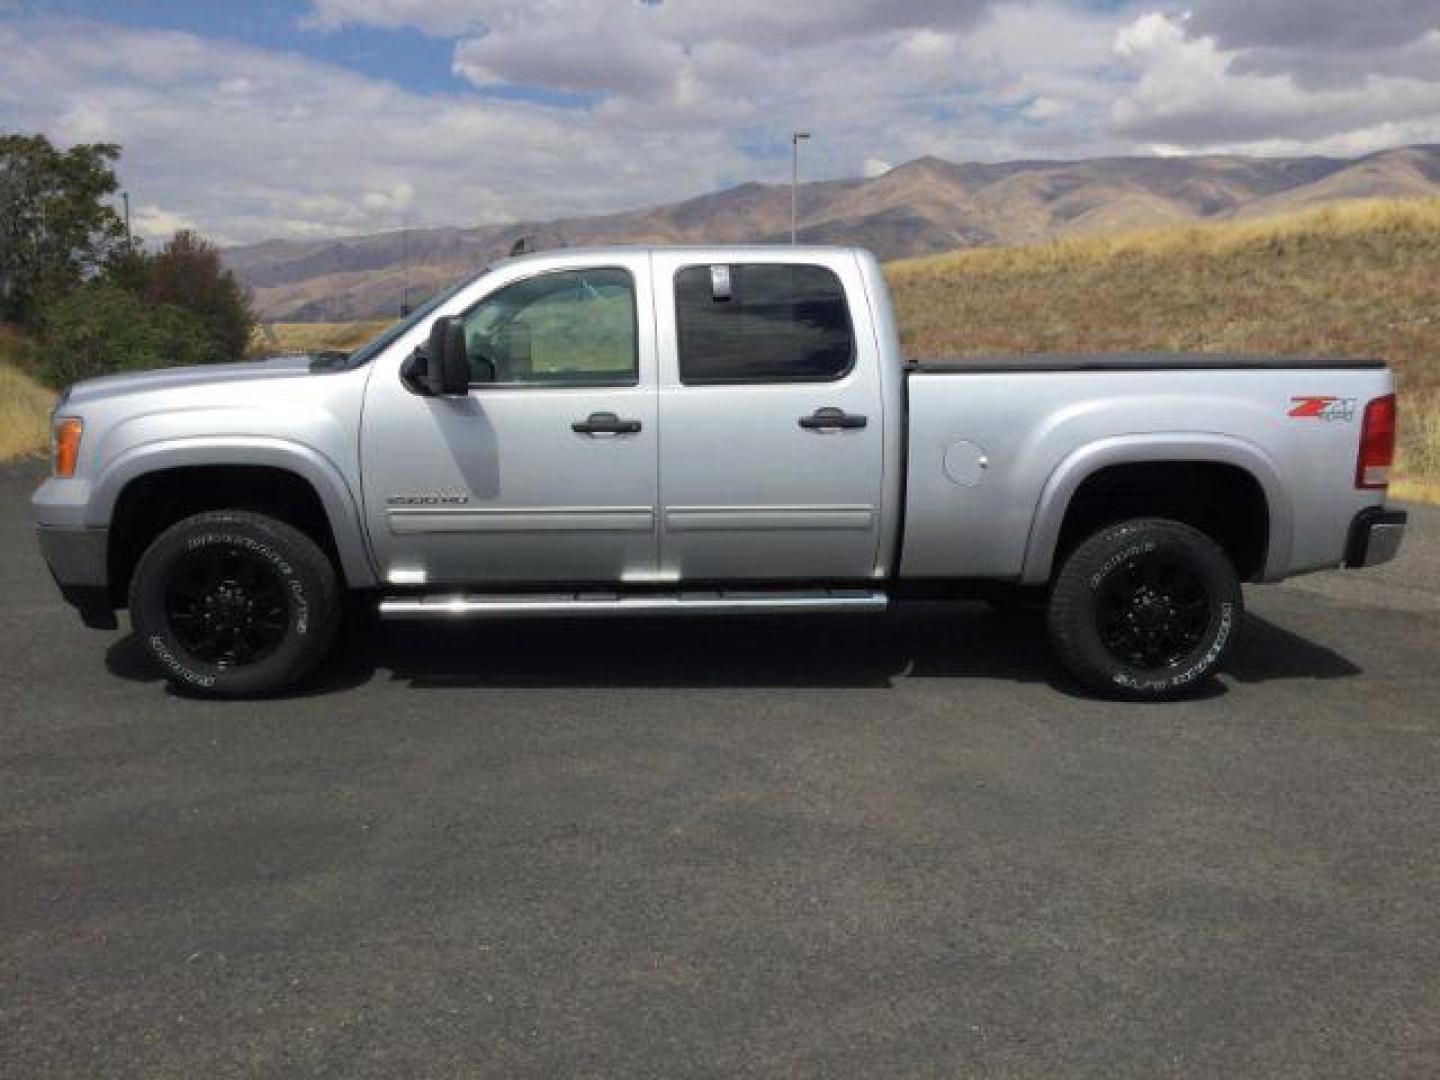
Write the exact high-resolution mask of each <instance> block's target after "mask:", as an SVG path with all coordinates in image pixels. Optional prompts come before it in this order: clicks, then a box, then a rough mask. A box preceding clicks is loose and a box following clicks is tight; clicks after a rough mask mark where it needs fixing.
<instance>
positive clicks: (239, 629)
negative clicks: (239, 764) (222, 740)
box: [129, 510, 341, 697]
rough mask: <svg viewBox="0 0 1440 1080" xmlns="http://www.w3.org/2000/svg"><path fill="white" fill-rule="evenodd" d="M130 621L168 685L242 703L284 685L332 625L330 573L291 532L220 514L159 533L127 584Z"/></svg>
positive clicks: (335, 600) (328, 637) (334, 597)
mask: <svg viewBox="0 0 1440 1080" xmlns="http://www.w3.org/2000/svg"><path fill="white" fill-rule="evenodd" d="M129 600H130V619H131V622H132V624H133V626H134V628H135V633H136V635H137V636H138V637H139V639H140V641H141V642H142V643H143V644H144V646H145V649H146V651H147V652H149V653H150V655H151V656H152V657H153V658H154V659H155V662H156V663H157V664H158V665H159V667H160V669H161V670H162V671H163V672H164V674H165V677H166V679H168V680H169V681H170V683H171V684H172V685H173V686H175V687H176V688H177V689H180V690H184V691H186V692H188V693H193V694H200V695H204V696H209V697H249V696H253V695H261V694H267V693H275V692H277V691H281V690H285V689H289V688H290V687H293V686H294V685H295V684H296V683H297V682H299V680H300V679H302V678H303V677H304V676H305V675H306V674H308V673H309V672H310V671H311V670H312V669H313V668H314V667H315V665H316V664H318V663H319V662H320V661H321V659H323V658H324V656H325V654H326V652H327V651H328V650H329V648H330V645H331V642H332V641H333V640H334V636H335V631H336V628H337V627H338V625H339V622H340V614H341V604H340V590H339V585H338V582H337V579H336V574H335V568H334V567H333V566H332V565H331V562H330V560H329V558H328V557H327V556H326V554H325V552H324V551H322V550H321V549H320V547H319V546H318V545H317V544H316V543H315V541H313V540H312V539H310V537H308V536H306V535H305V534H304V533H302V532H300V530H298V529H296V528H294V527H293V526H291V525H288V524H286V523H285V522H283V521H279V520H277V519H275V518H272V517H268V516H266V515H264V514H259V513H253V512H250V511H242V510H219V511H210V512H206V513H202V514H196V515H194V516H193V517H188V518H185V519H184V520H183V521H179V522H177V523H176V524H174V525H172V526H171V527H170V528H168V529H166V530H165V531H164V532H163V533H161V534H160V535H159V536H158V537H156V539H155V540H154V541H153V542H152V543H151V544H150V546H149V547H148V548H146V549H145V552H144V554H143V555H142V556H141V557H140V561H139V563H138V565H137V566H136V567H135V573H134V575H133V576H132V578H131V581H130V598H129Z"/></svg>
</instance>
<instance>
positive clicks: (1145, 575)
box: [1048, 518, 1244, 701]
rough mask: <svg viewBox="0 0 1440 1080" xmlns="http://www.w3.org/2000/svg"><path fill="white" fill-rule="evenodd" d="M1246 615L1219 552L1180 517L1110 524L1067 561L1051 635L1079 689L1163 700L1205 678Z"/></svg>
mask: <svg viewBox="0 0 1440 1080" xmlns="http://www.w3.org/2000/svg"><path fill="white" fill-rule="evenodd" d="M1243 613H1244V596H1243V594H1242V592H1241V589H1240V581H1239V579H1238V577H1237V576H1236V574H1235V568H1234V566H1233V565H1231V562H1230V559H1229V557H1228V556H1227V555H1226V554H1225V552H1224V550H1222V549H1221V547H1220V546H1219V545H1218V544H1216V543H1215V541H1213V540H1211V539H1210V538H1209V537H1208V536H1206V535H1205V534H1204V533H1202V532H1200V531H1199V530H1198V529H1194V528H1191V527H1190V526H1189V525H1184V524H1181V523H1180V522H1178V521H1169V520H1165V519H1161V518H1143V519H1137V520H1134V521H1125V522H1121V523H1120V524H1118V525H1111V526H1108V527H1106V528H1104V529H1102V530H1101V531H1099V532H1097V533H1095V534H1094V535H1093V536H1091V537H1090V538H1089V539H1088V540H1086V541H1084V542H1083V543H1082V544H1080V546H1079V547H1077V548H1076V549H1075V550H1074V551H1073V552H1072V553H1071V554H1070V556H1069V558H1067V559H1066V560H1065V564H1064V566H1063V567H1062V568H1061V570H1060V573H1059V575H1058V576H1057V577H1056V579H1055V588H1054V590H1053V592H1052V593H1051V597H1050V609H1049V616H1048V617H1049V624H1050V638H1051V641H1052V642H1053V643H1054V646H1055V651H1056V652H1057V653H1058V654H1059V656H1060V660H1061V662H1062V663H1064V665H1065V666H1066V668H1067V669H1069V671H1070V672H1071V674H1073V675H1074V676H1075V677H1076V678H1077V679H1079V680H1080V681H1081V682H1083V683H1084V684H1085V685H1086V686H1088V687H1090V688H1092V689H1094V690H1098V691H1101V692H1103V693H1108V694H1111V695H1114V696H1117V697H1125V698H1131V699H1135V700H1142V701H1161V700H1167V699H1171V698H1176V697H1179V696H1181V695H1183V694H1185V693H1186V692H1187V691H1189V690H1191V689H1193V688H1194V687H1195V686H1196V685H1197V684H1200V683H1202V682H1204V681H1205V680H1206V679H1208V678H1210V677H1211V676H1212V675H1213V674H1214V672H1215V670H1216V668H1218V667H1219V665H1220V662H1221V660H1222V659H1224V656H1225V653H1226V651H1227V650H1228V648H1229V647H1230V645H1231V643H1232V642H1233V641H1234V639H1235V634H1236V632H1237V631H1238V629H1239V625H1240V619H1241V616H1242V615H1243Z"/></svg>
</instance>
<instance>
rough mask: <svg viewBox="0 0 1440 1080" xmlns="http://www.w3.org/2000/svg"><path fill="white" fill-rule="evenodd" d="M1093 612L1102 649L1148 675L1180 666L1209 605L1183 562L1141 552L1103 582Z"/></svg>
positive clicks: (1200, 636)
mask: <svg viewBox="0 0 1440 1080" xmlns="http://www.w3.org/2000/svg"><path fill="white" fill-rule="evenodd" d="M1097 609H1098V610H1097V616H1098V622H1099V630H1100V641H1101V644H1103V645H1104V646H1105V648H1106V650H1107V651H1108V652H1109V653H1110V654H1111V655H1112V656H1114V657H1115V658H1116V659H1117V660H1120V661H1122V662H1123V663H1126V664H1130V665H1132V666H1134V667H1137V668H1144V669H1146V670H1152V671H1153V670H1159V669H1163V668H1169V667H1175V666H1177V665H1179V664H1181V663H1183V662H1184V661H1185V659H1186V658H1187V657H1188V656H1189V655H1190V654H1191V653H1192V652H1194V650H1195V648H1196V646H1198V645H1199V644H1200V643H1201V641H1203V640H1204V638H1205V633H1206V631H1207V629H1208V628H1209V625H1210V616H1211V601H1210V593H1209V590H1207V589H1206V587H1205V583H1204V581H1202V580H1201V578H1200V576H1199V575H1198V574H1197V573H1196V572H1195V571H1194V570H1193V569H1192V568H1191V567H1190V566H1189V565H1188V564H1187V563H1186V562H1184V561H1183V560H1181V559H1178V558H1175V557H1174V556H1170V555H1167V554H1165V553H1163V552H1146V553H1145V554H1142V555H1137V556H1136V557H1135V558H1133V559H1131V560H1129V561H1128V562H1126V563H1125V564H1124V565H1122V566H1120V567H1118V568H1117V569H1116V570H1114V571H1113V572H1112V573H1111V574H1110V575H1109V576H1108V577H1107V578H1106V579H1105V581H1104V582H1103V583H1102V584H1101V586H1100V590H1099V594H1098V597H1097Z"/></svg>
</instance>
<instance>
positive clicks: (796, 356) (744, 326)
mask: <svg viewBox="0 0 1440 1080" xmlns="http://www.w3.org/2000/svg"><path fill="white" fill-rule="evenodd" d="M726 269H728V271H729V278H730V281H729V285H730V288H729V298H728V299H727V298H725V296H724V290H723V287H722V289H720V290H718V291H717V289H716V287H715V282H714V276H713V275H712V272H711V271H712V268H711V267H709V266H687V267H685V268H684V269H683V270H681V271H680V272H679V273H678V274H676V275H675V319H676V323H677V326H678V329H679V335H680V379H681V381H682V382H685V383H733V382H797V381H806V380H817V379H835V378H839V377H840V376H841V375H843V374H845V372H847V371H849V370H850V362H851V357H852V354H853V352H854V341H853V338H852V335H851V332H850V312H849V309H848V308H847V307H846V305H845V291H844V290H843V289H842V288H841V287H840V279H839V278H837V277H836V276H835V275H834V274H833V273H832V272H831V271H829V270H827V269H826V268H825V267H823V266H777V265H775V264H767V263H750V264H745V265H738V266H736V265H732V266H729V267H727V268H726Z"/></svg>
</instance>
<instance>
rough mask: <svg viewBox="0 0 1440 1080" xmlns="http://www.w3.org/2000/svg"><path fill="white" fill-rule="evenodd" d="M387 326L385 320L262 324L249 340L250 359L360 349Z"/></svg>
mask: <svg viewBox="0 0 1440 1080" xmlns="http://www.w3.org/2000/svg"><path fill="white" fill-rule="evenodd" d="M389 325H390V320H388V319H372V320H363V321H361V322H339V323H322V322H315V323H284V322H277V323H262V324H260V325H258V326H257V327H256V328H255V332H254V333H253V334H251V336H250V349H249V352H250V355H252V356H255V355H260V354H263V353H296V352H319V351H322V350H325V349H339V350H344V351H347V352H348V351H349V350H351V349H355V348H358V347H359V346H361V345H364V344H365V342H367V341H369V340H370V339H371V338H373V337H374V336H375V335H376V334H378V333H380V331H381V330H384V329H385V327H387V326H389Z"/></svg>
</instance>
